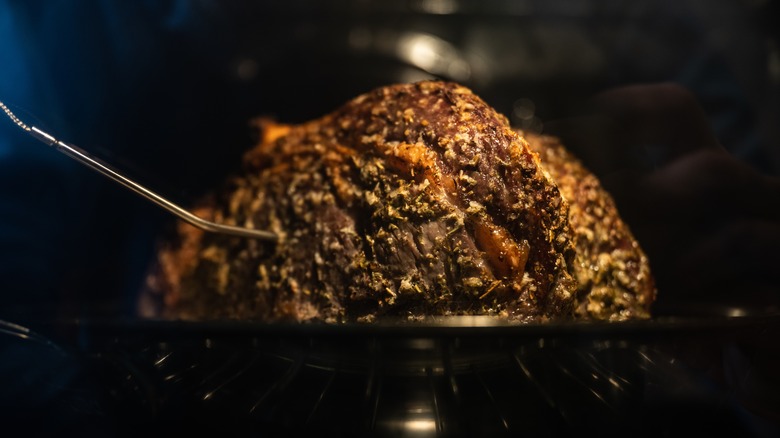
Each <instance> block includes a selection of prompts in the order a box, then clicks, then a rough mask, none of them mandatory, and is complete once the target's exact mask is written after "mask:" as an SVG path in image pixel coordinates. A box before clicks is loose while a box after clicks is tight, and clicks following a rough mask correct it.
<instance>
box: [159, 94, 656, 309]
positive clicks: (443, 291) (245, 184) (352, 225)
mask: <svg viewBox="0 0 780 438" xmlns="http://www.w3.org/2000/svg"><path fill="white" fill-rule="evenodd" d="M256 123H257V124H258V126H259V127H260V128H261V130H262V132H263V139H262V141H261V142H260V144H258V145H257V146H256V147H255V148H253V149H252V150H250V151H249V152H248V153H247V154H246V156H245V171H244V172H243V173H242V175H240V176H237V177H235V178H233V179H232V180H231V181H230V183H229V184H228V186H227V187H226V188H224V189H223V190H222V191H220V192H219V193H218V195H217V196H216V197H215V198H214V199H213V200H212V201H209V202H206V204H205V205H206V209H207V210H208V211H207V212H205V214H207V215H208V216H210V217H213V218H214V219H215V220H217V221H219V222H224V223H227V224H231V225H239V226H250V227H256V228H262V229H268V230H271V231H273V232H276V233H278V234H279V236H280V240H279V243H278V244H277V245H276V246H275V247H272V248H271V247H268V246H264V245H263V244H261V243H259V242H256V241H248V240H245V239H239V238H231V237H225V236H220V235H212V234H208V235H204V234H201V233H199V232H195V231H192V230H189V231H188V230H186V229H185V228H186V227H188V226H184V227H185V228H181V229H180V230H179V237H178V238H177V239H173V240H171V241H169V243H168V244H167V245H166V247H165V248H163V249H162V250H161V252H160V255H159V263H158V268H157V269H158V270H157V272H156V273H154V274H153V275H151V276H150V282H149V285H150V288H151V289H155V290H156V292H157V293H159V294H162V295H164V296H165V297H166V300H167V305H166V306H165V308H166V309H167V316H173V317H183V318H198V319H203V318H223V317H228V318H242V319H264V320H282V319H293V320H310V319H318V320H324V321H327V322H343V321H373V320H375V318H377V317H382V316H398V317H404V318H410V319H421V318H424V317H425V316H426V315H473V314H480V315H498V316H502V317H505V318H508V319H512V320H516V321H524V322H525V321H545V320H550V319H559V318H570V317H573V316H574V315H575V312H576V315H578V316H580V317H583V316H588V317H600V315H601V314H600V313H599V312H596V311H591V310H587V309H589V308H588V307H587V306H585V307H583V306H582V305H581V304H578V302H577V296H576V294H577V292H578V291H579V292H580V293H582V291H583V290H584V289H585V288H586V287H587V285H586V284H585V283H584V279H585V278H586V277H585V276H584V275H582V272H581V271H582V263H581V260H582V257H580V258H578V259H577V264H575V263H574V262H575V254H574V242H573V240H572V239H573V236H574V235H575V234H574V232H573V231H572V228H571V226H570V224H569V217H570V215H569V207H568V204H567V202H566V201H565V200H564V197H562V196H561V193H560V192H559V190H558V187H557V186H556V185H555V184H554V183H553V182H552V180H551V179H550V178H549V177H548V176H547V174H546V173H545V172H544V171H543V170H542V168H541V166H540V161H539V157H538V155H537V153H535V152H533V151H532V150H531V149H529V147H528V144H527V143H526V142H525V140H523V138H522V137H520V136H519V135H518V134H517V133H516V132H514V131H513V130H512V129H511V128H510V126H509V124H508V122H507V120H506V118H504V117H503V116H501V115H499V114H498V113H496V112H495V111H494V110H493V109H492V108H490V107H489V106H488V105H487V104H486V103H485V102H483V101H482V100H481V99H480V98H479V97H477V96H475V95H474V94H473V93H471V91H470V90H468V89H467V88H464V87H462V86H459V85H456V84H452V83H442V82H422V83H418V84H403V85H393V86H388V87H383V88H379V89H377V90H374V91H372V92H369V93H367V94H365V95H362V96H359V97H358V98H356V99H354V100H352V101H350V102H348V103H347V104H346V105H344V106H343V107H341V108H340V109H338V110H336V111H335V112H333V113H331V114H329V115H327V116H324V117H322V118H321V119H318V120H314V121H312V122H308V123H304V124H302V125H296V126H289V125H279V124H274V123H273V122H270V121H268V120H258V121H257V122H256ZM550 173H554V170H553V171H550ZM578 238H579V237H578ZM589 254H590V253H589ZM590 257H591V256H590V255H588V256H586V257H585V258H586V259H588V260H590ZM575 275H577V281H575ZM616 275H617V274H616ZM590 284H591V285H593V286H592V289H593V290H595V289H596V288H595V286H596V285H600V284H601V283H600V280H598V279H595V278H594V279H593V280H592V282H591V283H590ZM583 309H585V310H583ZM606 309H607V307H603V310H604V311H605V312H606ZM602 313H603V312H602ZM624 315H625V316H626V317H631V316H635V315H639V312H634V313H625V312H624ZM640 316H641V315H640Z"/></svg>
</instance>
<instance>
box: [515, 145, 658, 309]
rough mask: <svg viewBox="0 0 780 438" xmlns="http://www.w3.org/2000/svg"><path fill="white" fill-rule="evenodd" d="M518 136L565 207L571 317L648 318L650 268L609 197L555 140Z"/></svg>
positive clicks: (651, 282) (651, 297) (651, 286)
mask: <svg viewBox="0 0 780 438" xmlns="http://www.w3.org/2000/svg"><path fill="white" fill-rule="evenodd" d="M520 134H521V135H522V136H523V138H525V139H526V140H527V141H528V144H529V147H530V148H531V150H533V151H535V152H537V153H538V154H539V158H540V160H541V162H542V167H543V168H544V170H546V171H547V172H548V173H549V174H550V176H551V177H552V179H553V180H554V181H555V183H556V184H557V185H558V189H559V190H560V191H561V194H562V195H563V197H564V199H566V200H567V201H568V203H569V223H570V224H571V227H572V230H573V232H574V246H575V248H576V257H575V261H574V272H575V278H576V279H577V282H578V289H579V292H578V294H577V295H578V297H579V298H578V300H577V301H578V302H577V308H576V309H575V314H576V316H577V317H579V318H585V319H599V320H625V319H632V318H648V317H649V316H650V313H649V309H650V305H651V304H652V303H653V301H654V300H655V282H654V280H653V277H652V275H651V274H650V264H649V263H648V260H647V256H646V255H645V253H644V251H642V249H641V248H640V247H639V243H638V242H637V241H636V239H635V238H634V236H633V234H632V233H631V230H630V229H629V228H628V225H626V223H625V222H623V220H622V219H621V218H620V215H619V214H618V211H617V207H616V206H615V201H614V200H613V199H612V196H610V195H609V193H607V191H606V190H604V188H602V187H601V183H600V182H599V180H598V179H597V178H596V176H595V175H593V174H592V173H591V172H589V171H588V170H587V169H586V168H585V167H584V166H583V165H582V163H581V162H580V161H579V160H578V159H577V158H576V157H574V156H573V155H572V154H571V152H569V151H567V150H566V148H564V146H563V145H562V144H561V143H560V142H559V141H558V140H557V139H556V138H555V137H551V136H546V135H545V136H543V135H535V134H530V133H523V132H520Z"/></svg>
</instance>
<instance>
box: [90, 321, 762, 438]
mask: <svg viewBox="0 0 780 438" xmlns="http://www.w3.org/2000/svg"><path fill="white" fill-rule="evenodd" d="M92 357H93V359H94V360H95V362H94V364H95V365H96V366H98V367H99V368H101V369H102V370H103V372H102V373H103V375H104V376H106V378H107V380H106V381H107V382H108V384H109V387H110V388H111V389H110V391H109V393H110V394H112V397H113V398H112V400H113V401H112V404H113V405H114V406H117V409H116V410H115V412H116V415H117V416H118V418H119V419H120V420H122V423H125V424H129V425H149V424H154V428H155V430H168V429H171V430H173V429H174V428H175V429H176V430H178V431H181V427H182V426H181V425H182V424H183V423H184V424H187V428H188V430H189V428H191V429H192V430H193V431H197V430H204V429H206V430H218V431H219V433H220V434H221V435H222V436H234V435H242V436H246V435H247V432H248V435H252V436H253V435H262V436H268V435H271V436H276V435H286V434H289V433H296V432H297V433H326V434H327V435H333V436H366V435H370V436H415V437H417V436H419V437H423V436H439V437H450V436H515V435H517V434H519V433H527V434H530V435H532V436H537V435H545V436H549V435H553V436H560V435H564V436H568V435H573V434H580V433H586V434H587V433H598V434H600V435H601V436H605V435H607V436H609V435H613V434H621V435H622V434H626V435H629V436H655V435H658V434H663V435H667V436H676V435H679V434H682V431H690V430H694V429H692V428H693V427H696V428H701V427H704V429H701V430H705V429H706V430H718V431H727V432H729V433H734V434H748V433H749V432H752V431H751V430H750V429H749V428H750V425H749V423H746V422H745V418H746V417H745V414H744V412H743V410H742V408H741V407H739V406H738V404H737V403H735V401H734V400H733V399H732V398H731V396H730V394H728V392H727V391H723V390H721V389H718V386H717V385H714V384H713V383H712V382H711V381H710V380H709V378H708V376H705V375H701V374H698V373H696V372H694V371H693V370H692V369H691V368H688V367H687V366H686V365H685V364H684V361H682V360H680V358H679V357H675V356H673V355H670V353H669V352H666V351H663V349H661V348H658V347H657V346H653V345H650V344H644V343H641V342H639V343H638V342H633V341H632V342H629V341H624V340H620V339H613V340H594V339H589V338H583V339H582V340H576V339H574V340H572V339H568V340H562V339H558V338H555V337H539V338H534V339H528V338H517V339H514V338H506V337H486V338H483V337H469V336H466V337H458V336H454V337H450V336H443V337H427V336H421V337H414V336H403V337H394V336H389V337H387V336H384V337H373V336H365V337H362V336H357V337H356V336H347V337H344V338H340V337H328V336H325V337H322V336H314V337H309V336H300V335H296V336H292V337H278V336H251V337H244V336H241V337H235V336H220V335H209V336H206V337H198V336H192V337H181V336H172V337H168V338H166V339H163V340H156V341H154V342H149V341H148V339H142V338H139V339H137V342H135V341H131V342H128V340H127V339H126V338H125V339H124V340H123V341H122V343H121V344H120V343H117V342H109V343H108V344H105V345H102V346H101V347H100V348H99V349H97V350H95V352H94V353H93V356H92ZM139 419H140V420H139ZM681 419H682V420H683V421H682V423H680V420H681ZM703 424H704V426H702V425H703ZM215 427H217V429H215Z"/></svg>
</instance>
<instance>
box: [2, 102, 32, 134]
mask: <svg viewBox="0 0 780 438" xmlns="http://www.w3.org/2000/svg"><path fill="white" fill-rule="evenodd" d="M0 108H2V109H3V111H4V112H5V114H6V115H8V117H9V118H10V119H11V121H13V122H14V123H16V124H17V125H18V126H19V127H20V128H22V129H24V130H25V131H30V127H29V126H27V125H25V124H24V122H22V121H21V120H19V118H18V117H16V115H15V114H14V113H12V112H11V110H10V109H8V107H7V106H5V104H4V103H3V102H0Z"/></svg>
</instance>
